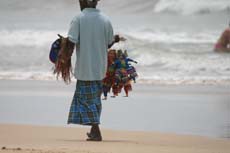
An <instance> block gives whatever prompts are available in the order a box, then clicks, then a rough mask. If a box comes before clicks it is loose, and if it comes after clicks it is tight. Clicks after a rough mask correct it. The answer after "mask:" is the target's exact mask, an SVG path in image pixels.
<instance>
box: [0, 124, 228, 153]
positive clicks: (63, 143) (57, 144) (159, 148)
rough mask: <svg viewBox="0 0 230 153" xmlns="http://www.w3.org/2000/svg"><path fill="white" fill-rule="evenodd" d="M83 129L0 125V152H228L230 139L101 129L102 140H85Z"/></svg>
mask: <svg viewBox="0 0 230 153" xmlns="http://www.w3.org/2000/svg"><path fill="white" fill-rule="evenodd" d="M86 132H87V129H85V128H70V127H68V128H67V127H44V126H28V125H27V126H25V125H23V126H22V125H12V124H11V125H9V124H1V125H0V147H1V150H0V153H118V152H119V153H140V152H141V153H153V152H156V153H212V152H213V153H229V152H230V141H229V140H223V139H212V138H206V137H200V136H191V135H176V134H164V133H159V132H130V131H114V130H105V129H103V138H104V140H103V141H102V142H87V141H85V138H86V135H85V133H86Z"/></svg>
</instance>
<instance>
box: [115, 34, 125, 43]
mask: <svg viewBox="0 0 230 153" xmlns="http://www.w3.org/2000/svg"><path fill="white" fill-rule="evenodd" d="M119 41H126V39H125V38H124V37H120V36H119V35H115V36H114V42H115V43H118V42H119Z"/></svg>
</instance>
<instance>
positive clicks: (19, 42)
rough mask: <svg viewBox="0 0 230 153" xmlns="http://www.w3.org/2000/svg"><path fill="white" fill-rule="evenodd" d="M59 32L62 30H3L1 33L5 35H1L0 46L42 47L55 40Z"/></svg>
mask: <svg viewBox="0 0 230 153" xmlns="http://www.w3.org/2000/svg"><path fill="white" fill-rule="evenodd" d="M61 32H62V31H61ZM58 33H60V31H59V32H58V31H44V30H41V31H38V30H1V31H0V35H1V36H4V37H0V46H25V47H42V46H45V45H48V44H50V43H51V42H52V41H54V40H55V39H56V38H57V34H58ZM63 33H64V32H63Z"/></svg>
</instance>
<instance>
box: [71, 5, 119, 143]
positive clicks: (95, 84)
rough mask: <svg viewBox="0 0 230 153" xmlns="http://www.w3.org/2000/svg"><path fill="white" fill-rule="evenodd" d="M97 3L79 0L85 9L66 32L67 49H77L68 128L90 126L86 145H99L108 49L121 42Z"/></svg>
mask: <svg viewBox="0 0 230 153" xmlns="http://www.w3.org/2000/svg"><path fill="white" fill-rule="evenodd" d="M98 1H99V0H80V2H84V5H85V4H87V5H85V6H84V9H82V12H81V13H80V15H78V16H76V17H75V18H74V19H73V20H72V23H71V26H70V29H69V32H68V40H69V42H70V44H71V45H70V47H69V49H70V50H71V49H72V50H73V48H74V47H73V46H74V44H76V46H78V49H77V51H76V54H77V61H76V66H75V72H74V75H75V77H76V78H77V84H76V90H75V94H74V97H73V101H72V104H71V107H70V112H69V118H68V124H71V123H72V124H80V125H89V126H91V130H90V133H87V136H88V139H87V141H102V136H101V132H100V128H99V124H100V115H101V109H102V106H101V93H102V80H103V78H104V77H105V73H106V67H107V49H108V48H110V47H111V46H112V45H113V44H114V43H115V42H118V41H119V39H120V38H119V36H115V37H114V36H113V28H112V25H111V22H110V20H109V19H108V17H106V16H105V15H103V13H102V12H101V11H100V10H98V9H96V6H97V3H98ZM80 4H82V3H80Z"/></svg>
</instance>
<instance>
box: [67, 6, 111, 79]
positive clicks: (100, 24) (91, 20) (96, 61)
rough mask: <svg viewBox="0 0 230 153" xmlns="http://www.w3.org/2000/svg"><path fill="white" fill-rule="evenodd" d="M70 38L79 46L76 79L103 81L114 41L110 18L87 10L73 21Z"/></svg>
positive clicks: (69, 33) (95, 10)
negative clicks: (110, 47) (109, 48)
mask: <svg viewBox="0 0 230 153" xmlns="http://www.w3.org/2000/svg"><path fill="white" fill-rule="evenodd" d="M68 37H69V40H70V41H71V42H73V43H75V44H76V46H77V49H76V55H77V60H76V65H75V70H74V76H75V77H76V79H78V80H83V81H93V80H102V79H103V78H104V77H105V73H106V69H107V50H108V45H109V44H111V43H112V41H113V27H112V25H111V22H110V20H109V18H108V17H107V16H105V15H104V14H102V12H100V11H99V10H98V9H95V8H85V9H84V10H83V11H82V12H81V13H80V15H78V16H76V17H74V19H73V20H72V22H71V26H70V29H69V32H68Z"/></svg>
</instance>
